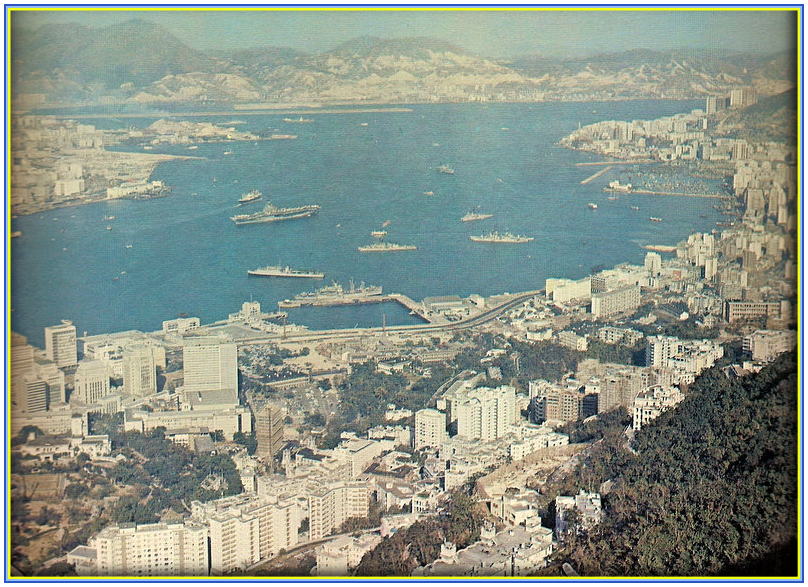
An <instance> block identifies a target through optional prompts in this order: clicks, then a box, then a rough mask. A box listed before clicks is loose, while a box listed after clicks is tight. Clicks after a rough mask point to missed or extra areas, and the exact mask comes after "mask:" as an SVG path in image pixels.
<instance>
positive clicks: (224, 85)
mask: <svg viewBox="0 0 808 587" xmlns="http://www.w3.org/2000/svg"><path fill="white" fill-rule="evenodd" d="M13 33H14V31H13V30H12V35H11V39H10V40H11V68H10V79H11V91H12V98H13V99H15V100H16V103H17V105H18V106H22V107H25V106H26V105H32V104H40V105H41V104H48V105H82V104H97V103H118V104H126V103H137V104H142V105H145V106H152V105H166V104H171V103H179V102H181V103H200V104H208V105H211V104H214V105H215V104H221V105H232V104H245V103H283V104H320V103H357V102H368V103H373V102H377V103H378V102H386V103H393V102H440V101H448V102H451V101H464V102H465V101H496V100H511V101H541V100H587V99H629V98H701V97H704V96H707V95H722V94H726V93H728V92H729V90H730V89H731V88H734V87H739V86H754V87H755V88H756V89H757V91H758V94H760V95H762V96H765V95H773V94H778V93H781V92H783V91H786V90H789V89H791V88H793V87H795V80H796V65H795V61H794V59H793V57H791V56H789V55H788V54H784V53H783V54H777V55H768V56H761V55H754V54H737V53H717V52H707V51H701V52H697V51H679V52H656V51H646V50H637V51H628V52H622V53H615V54H608V55H598V56H593V57H590V58H585V59H582V58H575V59H547V58H542V57H540V56H526V57H520V58H516V59H512V60H507V61H506V60H492V59H486V58H485V57H482V56H479V55H475V54H473V53H470V52H468V51H466V50H465V49H463V48H461V47H458V46H456V45H453V44H451V43H447V42H445V41H441V40H438V39H431V38H423V37H411V38H397V39H379V38H375V37H358V38H356V39H353V40H351V41H348V42H346V43H343V44H341V45H339V46H337V47H335V48H334V49H332V50H330V51H327V52H324V53H319V54H307V53H303V52H300V51H296V50H294V49H289V48H283V47H264V48H255V49H248V50H241V51H233V52H221V51H218V52H207V53H206V52H202V51H198V50H196V49H193V48H191V47H189V46H188V45H186V44H184V43H183V42H181V41H180V40H178V39H177V38H176V37H174V36H173V35H172V34H171V33H170V32H169V31H168V30H167V29H165V28H164V27H162V26H160V25H158V24H154V23H151V22H147V21H143V20H131V21H127V22H124V23H121V24H116V25H112V26H108V27H104V28H89V27H86V26H83V25H78V24H70V25H46V26H42V27H40V28H38V29H36V30H34V31H30V32H29V31H26V32H20V33H18V34H16V35H15V34H13Z"/></svg>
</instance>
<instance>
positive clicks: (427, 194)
mask: <svg viewBox="0 0 808 587" xmlns="http://www.w3.org/2000/svg"><path fill="white" fill-rule="evenodd" d="M424 195H425V196H434V195H435V192H433V191H431V190H430V191H428V192H424Z"/></svg>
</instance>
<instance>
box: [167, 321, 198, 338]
mask: <svg viewBox="0 0 808 587" xmlns="http://www.w3.org/2000/svg"><path fill="white" fill-rule="evenodd" d="M199 325H200V321H199V318H175V319H174V320H166V321H164V322H163V334H178V335H183V334H185V333H186V332H191V331H193V330H196V329H198V328H199Z"/></svg>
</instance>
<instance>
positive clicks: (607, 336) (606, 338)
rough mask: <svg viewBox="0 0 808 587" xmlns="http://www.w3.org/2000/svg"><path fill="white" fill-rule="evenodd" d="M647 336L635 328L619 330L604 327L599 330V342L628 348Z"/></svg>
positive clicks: (613, 327) (612, 327)
mask: <svg viewBox="0 0 808 587" xmlns="http://www.w3.org/2000/svg"><path fill="white" fill-rule="evenodd" d="M643 336H645V335H644V334H643V333H642V332H640V331H639V330H634V329H633V328H617V327H615V326H604V327H603V328H599V329H598V340H601V341H603V342H605V343H608V344H616V343H618V342H619V343H622V344H624V345H626V346H634V345H635V344H637V343H638V342H639V341H640V340H642V338H643Z"/></svg>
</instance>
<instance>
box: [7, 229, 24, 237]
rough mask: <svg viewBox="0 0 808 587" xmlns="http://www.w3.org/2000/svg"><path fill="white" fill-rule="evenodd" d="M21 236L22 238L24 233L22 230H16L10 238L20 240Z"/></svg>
mask: <svg viewBox="0 0 808 587" xmlns="http://www.w3.org/2000/svg"><path fill="white" fill-rule="evenodd" d="M21 236H22V231H21V230H15V231H14V232H12V233H11V234H9V237H11V238H18V237H21Z"/></svg>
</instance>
